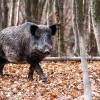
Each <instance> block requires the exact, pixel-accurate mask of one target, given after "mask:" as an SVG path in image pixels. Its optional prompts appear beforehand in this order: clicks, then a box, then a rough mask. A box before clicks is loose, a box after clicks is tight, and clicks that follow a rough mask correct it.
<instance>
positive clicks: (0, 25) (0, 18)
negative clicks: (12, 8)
mask: <svg viewBox="0 0 100 100" xmlns="http://www.w3.org/2000/svg"><path fill="white" fill-rule="evenodd" d="M1 4H2V2H1V0H0V31H1V30H2V7H1Z"/></svg>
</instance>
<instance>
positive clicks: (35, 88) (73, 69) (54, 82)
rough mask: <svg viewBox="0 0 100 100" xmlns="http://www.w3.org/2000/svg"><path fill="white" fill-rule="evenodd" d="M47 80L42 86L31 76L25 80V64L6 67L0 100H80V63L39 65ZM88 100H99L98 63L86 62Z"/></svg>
mask: <svg viewBox="0 0 100 100" xmlns="http://www.w3.org/2000/svg"><path fill="white" fill-rule="evenodd" d="M41 66H42V68H43V70H44V73H45V74H46V76H47V78H48V82H46V83H43V82H41V81H39V80H38V75H37V74H36V73H34V76H33V77H34V80H29V79H28V78H27V76H28V72H29V65H28V64H7V65H5V67H4V70H3V73H4V76H3V77H2V76H0V100H83V93H84V91H83V80H82V69H81V63H80V62H70V61H67V62H62V63H60V62H56V63H54V62H41ZM88 70H89V77H90V83H91V90H92V99H93V100H100V61H91V62H88Z"/></svg>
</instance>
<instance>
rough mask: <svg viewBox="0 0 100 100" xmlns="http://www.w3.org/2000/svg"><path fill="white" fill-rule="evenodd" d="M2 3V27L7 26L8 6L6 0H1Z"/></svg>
mask: <svg viewBox="0 0 100 100" xmlns="http://www.w3.org/2000/svg"><path fill="white" fill-rule="evenodd" d="M2 3H3V15H4V17H3V21H2V27H3V29H4V28H6V27H7V26H8V6H7V2H6V0H2Z"/></svg>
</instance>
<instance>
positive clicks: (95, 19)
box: [91, 0, 100, 56]
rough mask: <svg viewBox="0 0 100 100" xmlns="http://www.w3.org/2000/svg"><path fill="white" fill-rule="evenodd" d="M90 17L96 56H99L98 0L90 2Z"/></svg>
mask: <svg viewBox="0 0 100 100" xmlns="http://www.w3.org/2000/svg"><path fill="white" fill-rule="evenodd" d="M91 17H92V24H93V29H94V34H95V37H96V43H97V49H98V55H99V56H100V0H91Z"/></svg>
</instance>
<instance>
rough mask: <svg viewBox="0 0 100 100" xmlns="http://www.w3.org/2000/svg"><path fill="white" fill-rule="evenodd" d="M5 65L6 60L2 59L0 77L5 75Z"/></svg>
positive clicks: (0, 59)
mask: <svg viewBox="0 0 100 100" xmlns="http://www.w3.org/2000/svg"><path fill="white" fill-rule="evenodd" d="M5 63H6V60H5V59H4V58H2V57H0V75H3V68H4V65H5Z"/></svg>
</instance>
